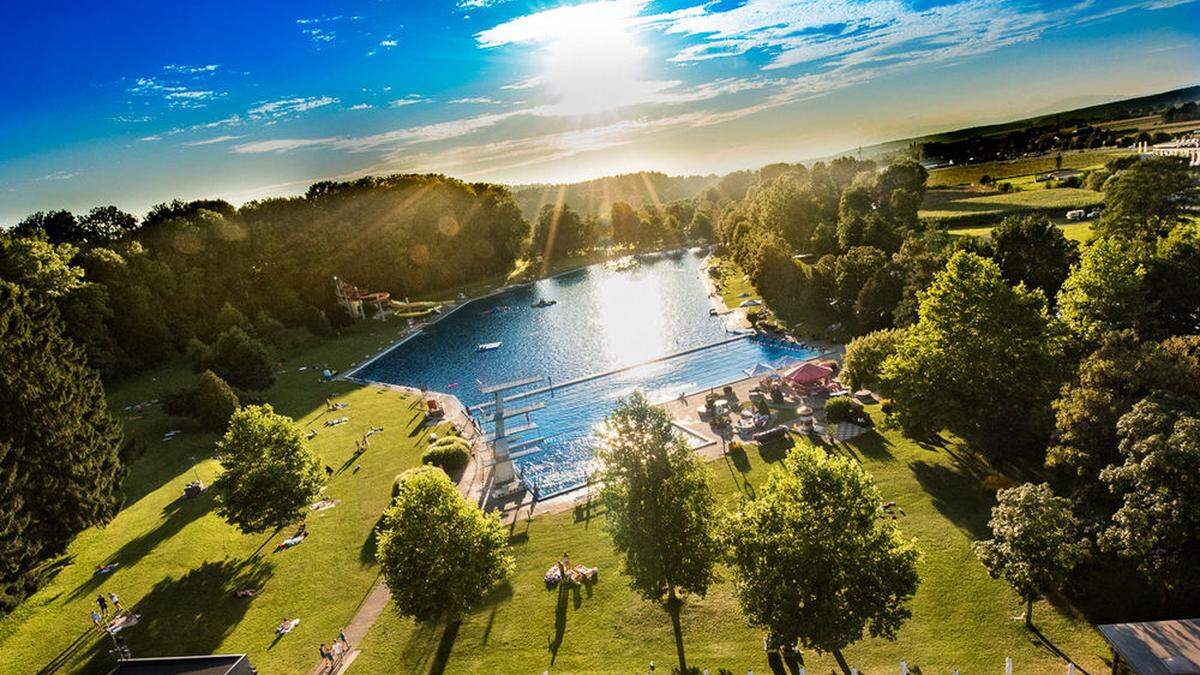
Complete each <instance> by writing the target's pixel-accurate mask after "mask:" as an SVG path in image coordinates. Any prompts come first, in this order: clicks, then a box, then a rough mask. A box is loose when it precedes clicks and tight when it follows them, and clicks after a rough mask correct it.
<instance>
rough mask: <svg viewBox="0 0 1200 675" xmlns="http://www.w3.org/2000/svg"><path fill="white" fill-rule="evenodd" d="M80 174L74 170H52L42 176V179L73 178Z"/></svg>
mask: <svg viewBox="0 0 1200 675" xmlns="http://www.w3.org/2000/svg"><path fill="white" fill-rule="evenodd" d="M78 175H79V174H78V173H75V172H74V171H51V172H50V173H48V174H46V175H45V176H42V178H41V180H71V179H72V178H74V177H75V176H78Z"/></svg>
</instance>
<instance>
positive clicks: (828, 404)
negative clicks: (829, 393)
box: [825, 396, 863, 424]
mask: <svg viewBox="0 0 1200 675" xmlns="http://www.w3.org/2000/svg"><path fill="white" fill-rule="evenodd" d="M862 417H863V409H862V405H860V404H859V403H858V401H855V400H854V399H852V398H850V397H849V396H834V397H833V398H831V399H829V400H828V401H825V420H826V421H828V422H830V423H833V424H836V423H838V422H860V421H861V420H862Z"/></svg>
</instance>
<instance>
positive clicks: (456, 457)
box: [421, 436, 471, 476]
mask: <svg viewBox="0 0 1200 675" xmlns="http://www.w3.org/2000/svg"><path fill="white" fill-rule="evenodd" d="M469 461H471V444H470V443H468V442H467V441H466V440H464V439H462V438H460V437H458V436H443V437H442V438H439V439H438V440H437V441H435V442H434V444H433V445H431V446H429V448H428V449H426V450H425V452H423V453H421V463H422V464H432V465H433V466H436V467H438V468H440V469H441V470H442V471H445V472H446V473H447V474H449V475H451V476H454V475H456V474H458V472H460V471H462V470H463V469H465V468H466V467H467V462H469Z"/></svg>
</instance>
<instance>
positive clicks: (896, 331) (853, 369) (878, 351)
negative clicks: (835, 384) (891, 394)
mask: <svg viewBox="0 0 1200 675" xmlns="http://www.w3.org/2000/svg"><path fill="white" fill-rule="evenodd" d="M904 338H905V330H904V329H902V328H893V329H890V330H877V331H875V332H873V333H867V334H866V335H863V336H860V337H857V338H854V339H853V340H851V341H850V344H849V345H847V346H846V356H845V358H844V359H843V360H842V369H841V371H840V373H839V377H841V380H842V382H843V383H845V385H846V386H847V387H849V388H850V389H852V390H857V389H870V388H872V387H877V386H878V385H879V371H880V368H881V367H882V366H883V362H884V361H886V360H887V358H888V357H889V356H891V355H893V354H895V353H896V350H898V349H899V348H900V344H901V343H902V342H903V341H904Z"/></svg>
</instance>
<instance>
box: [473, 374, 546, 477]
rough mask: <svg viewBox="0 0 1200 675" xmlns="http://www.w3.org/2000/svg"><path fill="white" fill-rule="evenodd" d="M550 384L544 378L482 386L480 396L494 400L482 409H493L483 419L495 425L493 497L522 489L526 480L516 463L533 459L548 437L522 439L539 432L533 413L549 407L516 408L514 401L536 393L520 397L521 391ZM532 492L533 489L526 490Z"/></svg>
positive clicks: (492, 440)
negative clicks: (517, 470)
mask: <svg viewBox="0 0 1200 675" xmlns="http://www.w3.org/2000/svg"><path fill="white" fill-rule="evenodd" d="M544 382H546V378H545V377H543V376H540V375H536V376H533V377H523V378H520V379H517V380H510V381H508V382H501V383H500V384H494V385H490V386H484V385H483V384H482V383H480V384H479V391H480V393H482V394H484V395H485V396H491V397H492V401H491V402H490V403H484V404H482V405H480V406H478V408H479V409H480V410H482V409H484V408H490V409H491V412H490V413H486V414H484V416H483V422H484V423H485V424H491V425H493V427H492V433H490V434H488V435H487V436H486V439H487V441H488V443H490V444H491V446H492V455H493V459H492V464H491V466H492V467H493V472H492V497H493V498H501V497H505V496H507V495H511V494H514V493H516V492H518V491H520V490H521V489H522V485H521V483H522V479H521V478H520V477H518V476H517V472H516V469H515V468H514V467H513V460H514V459H517V458H519V457H524V456H525V455H530V454H533V453H535V452H537V451H538V450H540V449H541V448H539V447H538V444H539V443H541V442H542V441H544V440H546V439H545V437H540V436H539V437H536V438H524V439H523V438H522V437H523V436H524V435H525V434H527V433H530V432H533V431H537V429H538V425H537V423H536V422H534V421H533V420H532V419H530V417H529V415H530V413H533V412H535V411H538V410H541V409H542V408H545V407H546V404H545V403H524V404H514V399H518V398H523V397H525V396H528V395H529V394H531V393H534V392H533V391H529V390H527V391H525V392H524V393H520V392H519V391H518V390H520V389H525V388H526V387H530V386H533V385H540V384H542V383H544ZM526 487H529V488H532V487H533V486H532V485H529V486H526Z"/></svg>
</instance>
